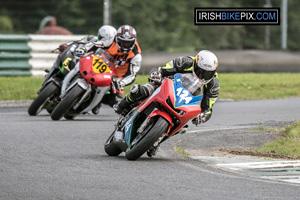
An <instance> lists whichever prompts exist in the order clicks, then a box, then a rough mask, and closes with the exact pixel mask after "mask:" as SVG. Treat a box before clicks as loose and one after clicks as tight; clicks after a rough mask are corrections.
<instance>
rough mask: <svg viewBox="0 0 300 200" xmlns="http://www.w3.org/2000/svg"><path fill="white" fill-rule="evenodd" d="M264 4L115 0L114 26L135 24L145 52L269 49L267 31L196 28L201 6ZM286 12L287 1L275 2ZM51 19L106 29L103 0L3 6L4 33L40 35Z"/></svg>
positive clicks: (296, 16) (297, 20) (21, 1)
mask: <svg viewBox="0 0 300 200" xmlns="http://www.w3.org/2000/svg"><path fill="white" fill-rule="evenodd" d="M265 3H266V2H265V1H264V0H251V1H234V0H222V1H220V0H181V1H178V0H176V1H175V0H170V1H163V0H143V1H141V0H126V1H124V0H111V21H112V25H113V26H114V27H116V28H118V27H119V26H120V25H124V24H129V25H132V26H133V27H134V28H135V29H136V31H137V34H138V41H139V43H140V46H141V48H142V49H143V51H168V52H174V51H198V50H200V49H214V50H216V49H265V26H261V25H260V26H254V25H251V26H250V25H247V26H245V25H238V26H237V25H234V26H224V25H216V26H203V25H201V26H196V25H194V8H195V7H251V8H253V7H264V5H265ZM271 3H272V6H273V7H280V5H281V0H271ZM298 8H300V1H297V0H288V41H287V46H288V49H289V50H299V49H300V46H299V44H300V41H299V40H300V39H299V37H298V32H299V31H300V12H298ZM45 16H55V17H56V18H57V22H58V25H59V26H63V27H64V28H67V29H68V30H70V31H71V32H72V33H73V34H83V35H86V34H93V35H96V34H97V31H98V29H99V27H100V26H101V25H103V0H102V1H101V0H97V1H96V0H84V1H81V0H73V1H69V0H59V1H58V0H48V1H40V0H31V1H27V0H14V1H1V6H0V33H1V34H29V33H34V32H35V31H36V30H37V29H38V27H39V24H40V22H41V20H42V19H43V18H44V17H45ZM270 29H271V34H270V41H271V45H270V49H280V46H281V45H280V44H281V38H280V35H281V33H280V31H281V29H280V26H279V25H278V26H270Z"/></svg>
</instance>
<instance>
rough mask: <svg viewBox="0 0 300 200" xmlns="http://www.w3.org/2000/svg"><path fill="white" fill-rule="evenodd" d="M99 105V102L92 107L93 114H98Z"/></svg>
mask: <svg viewBox="0 0 300 200" xmlns="http://www.w3.org/2000/svg"><path fill="white" fill-rule="evenodd" d="M100 107H101V103H99V104H98V105H96V106H95V107H94V108H93V109H92V113H93V114H94V115H98V114H99V110H100Z"/></svg>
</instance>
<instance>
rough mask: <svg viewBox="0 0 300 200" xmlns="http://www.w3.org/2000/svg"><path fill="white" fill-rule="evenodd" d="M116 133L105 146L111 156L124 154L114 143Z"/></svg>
mask: <svg viewBox="0 0 300 200" xmlns="http://www.w3.org/2000/svg"><path fill="white" fill-rule="evenodd" d="M114 134H115V133H114V132H113V133H112V134H111V135H110V136H109V138H108V139H107V141H106V142H105V145H104V150H105V152H106V153H107V155H109V156H118V155H120V153H122V150H120V149H119V148H118V147H117V145H116V144H114V143H113V138H114Z"/></svg>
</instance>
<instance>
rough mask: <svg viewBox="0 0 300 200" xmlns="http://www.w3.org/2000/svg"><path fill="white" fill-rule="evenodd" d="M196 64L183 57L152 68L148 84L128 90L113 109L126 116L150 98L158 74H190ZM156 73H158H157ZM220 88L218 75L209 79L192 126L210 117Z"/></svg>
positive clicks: (164, 75)
mask: <svg viewBox="0 0 300 200" xmlns="http://www.w3.org/2000/svg"><path fill="white" fill-rule="evenodd" d="M195 62H196V58H195V57H191V56H183V57H178V58H175V59H174V60H172V61H170V62H168V63H167V64H166V65H165V66H163V67H156V68H153V69H152V70H151V72H150V78H149V82H150V83H147V84H145V85H134V86H132V87H131V89H130V93H129V94H128V95H127V96H126V97H125V98H124V99H122V101H120V103H119V104H117V105H115V106H114V109H115V111H116V112H117V113H119V114H123V115H124V114H126V113H127V112H128V111H129V110H130V109H131V107H132V105H134V104H135V102H138V101H141V100H144V99H146V98H147V97H148V96H150V95H151V94H152V93H153V92H154V90H155V89H156V88H157V87H158V85H159V84H156V83H157V82H156V81H155V80H156V79H160V78H159V76H157V75H158V74H161V76H162V77H167V76H173V75H174V74H176V73H192V72H193V68H194V65H195ZM157 72H158V73H157ZM219 91H220V86H219V81H218V74H217V73H216V74H215V76H214V77H213V78H212V79H211V81H210V82H209V83H207V84H206V85H205V86H204V91H203V99H202V101H201V105H200V106H201V110H202V111H201V114H200V115H199V116H198V117H196V118H195V119H194V120H193V123H194V124H196V125H197V124H199V123H204V122H206V121H207V120H209V119H210V117H211V115H212V107H213V105H214V103H215V102H216V100H217V97H218V95H219Z"/></svg>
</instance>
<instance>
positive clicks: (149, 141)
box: [125, 117, 169, 160]
mask: <svg viewBox="0 0 300 200" xmlns="http://www.w3.org/2000/svg"><path fill="white" fill-rule="evenodd" d="M152 125H153V126H152V128H151V129H150V130H149V131H148V132H147V133H144V134H143V135H144V137H143V138H142V139H141V140H140V141H139V142H138V143H136V144H135V145H134V146H132V147H131V148H130V149H129V150H127V151H126V153H125V156H126V158H127V159H128V160H136V159H138V158H139V157H141V156H142V155H143V154H144V153H145V152H146V151H147V150H148V149H150V147H151V146H152V145H153V144H154V143H155V142H156V141H157V140H158V138H159V137H161V136H162V134H163V133H166V132H167V130H168V127H169V122H168V121H167V120H166V119H165V118H163V117H158V118H157V120H156V121H153V124H152ZM149 126H151V124H150V125H149Z"/></svg>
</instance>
